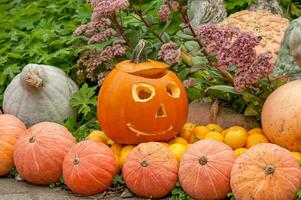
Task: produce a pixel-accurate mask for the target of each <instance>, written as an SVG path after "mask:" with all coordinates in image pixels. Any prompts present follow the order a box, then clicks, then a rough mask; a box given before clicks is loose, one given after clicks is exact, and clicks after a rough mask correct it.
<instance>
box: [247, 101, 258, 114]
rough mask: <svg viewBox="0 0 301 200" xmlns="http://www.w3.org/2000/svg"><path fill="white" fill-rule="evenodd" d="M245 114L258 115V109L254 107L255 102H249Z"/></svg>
mask: <svg viewBox="0 0 301 200" xmlns="http://www.w3.org/2000/svg"><path fill="white" fill-rule="evenodd" d="M244 114H245V116H256V115H258V112H257V109H256V108H255V107H254V105H253V104H249V105H248V106H247V108H246V109H245V113H244Z"/></svg>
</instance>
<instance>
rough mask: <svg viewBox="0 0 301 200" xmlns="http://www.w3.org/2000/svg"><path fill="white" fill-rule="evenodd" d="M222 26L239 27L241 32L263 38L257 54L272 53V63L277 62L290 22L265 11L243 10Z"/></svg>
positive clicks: (230, 17) (225, 21)
mask: <svg viewBox="0 0 301 200" xmlns="http://www.w3.org/2000/svg"><path fill="white" fill-rule="evenodd" d="M221 24H222V25H234V26H238V27H239V28H240V29H241V31H244V32H249V33H252V34H254V35H256V36H258V37H261V38H262V40H261V41H260V45H259V46H257V47H256V52H257V53H265V52H271V53H272V55H273V58H272V62H275V61H276V59H277V55H278V53H279V49H280V44H281V41H282V38H283V36H284V33H285V30H286V28H287V27H288V25H289V20H288V19H286V18H284V17H281V16H280V15H274V14H272V13H270V12H268V11H265V10H256V11H248V10H243V11H240V12H236V13H234V14H232V15H230V16H229V17H228V18H226V19H225V20H224V21H223V22H222V23H221Z"/></svg>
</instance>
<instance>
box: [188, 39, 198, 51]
mask: <svg viewBox="0 0 301 200" xmlns="http://www.w3.org/2000/svg"><path fill="white" fill-rule="evenodd" d="M184 46H185V48H186V49H187V50H188V51H190V52H191V51H196V50H199V49H200V46H199V44H198V43H197V42H196V41H187V42H185V43H184Z"/></svg>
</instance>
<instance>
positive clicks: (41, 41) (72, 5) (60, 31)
mask: <svg viewBox="0 0 301 200" xmlns="http://www.w3.org/2000/svg"><path fill="white" fill-rule="evenodd" d="M90 15H91V8H90V5H88V4H86V3H85V0H73V1H69V0H60V1H57V0H47V1H45V0H36V1H30V0H24V1H20V0H12V1H8V0H4V1H1V3H0V105H1V104H2V98H3V92H4V88H5V87H6V86H7V85H8V83H9V82H10V81H11V80H12V79H13V78H14V76H15V75H16V74H18V73H19V72H20V71H21V70H22V68H23V67H24V66H25V65H26V64H28V63H43V64H49V65H54V66H57V67H59V68H61V69H63V70H64V71H66V72H67V73H70V72H71V71H72V69H73V68H74V66H75V63H76V60H77V57H78V54H79V51H76V49H75V48H72V47H71V44H72V43H73V44H76V43H77V41H78V40H82V38H77V39H75V38H74V37H73V36H72V33H73V31H74V30H75V28H76V27H77V26H78V25H80V24H82V23H86V22H87V21H88V19H89V18H90Z"/></svg>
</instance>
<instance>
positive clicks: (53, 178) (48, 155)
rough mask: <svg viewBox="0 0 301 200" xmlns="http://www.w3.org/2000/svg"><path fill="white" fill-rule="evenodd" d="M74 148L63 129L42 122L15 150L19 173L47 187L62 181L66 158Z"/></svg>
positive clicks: (26, 135)
mask: <svg viewBox="0 0 301 200" xmlns="http://www.w3.org/2000/svg"><path fill="white" fill-rule="evenodd" d="M74 144H75V140H74V138H73V136H72V134H71V133H70V132H69V131H68V130H67V129H66V128H65V127H63V126H62V125H59V124H56V123H52V122H41V123H38V124H36V125H34V126H32V127H31V128H29V129H28V130H27V133H26V134H24V135H23V136H21V137H20V138H19V140H18V141H17V143H16V146H15V150H14V161H15V165H16V168H17V171H18V172H19V173H20V175H21V176H22V177H23V178H24V179H25V180H27V181H28V182H31V183H34V184H39V185H48V184H49V183H54V182H57V181H59V179H60V177H61V176H62V164H63V160H64V157H65V155H66V154H67V152H68V151H69V150H70V148H71V147H72V146H73V145H74Z"/></svg>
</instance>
